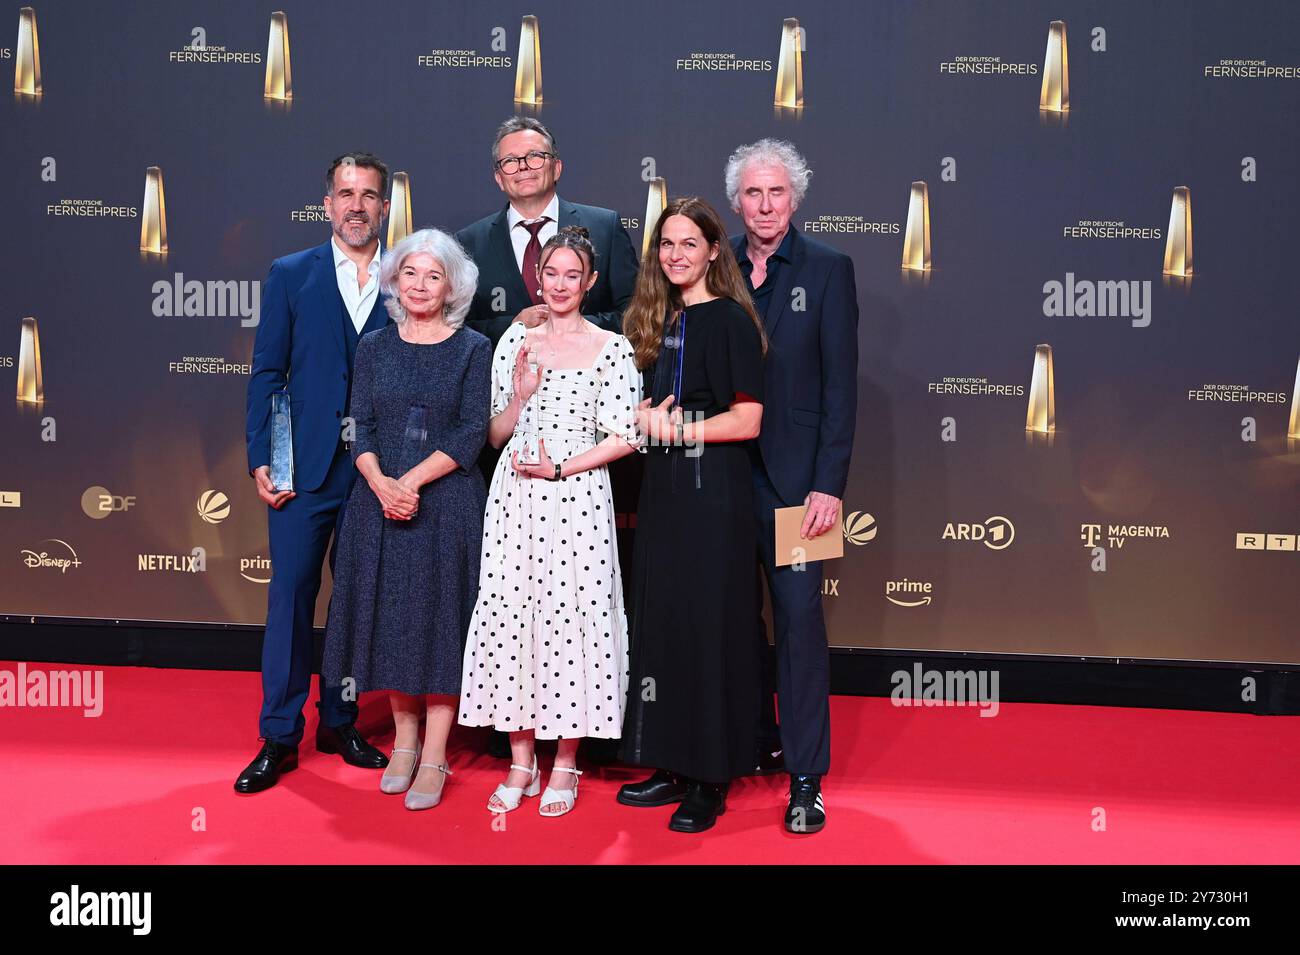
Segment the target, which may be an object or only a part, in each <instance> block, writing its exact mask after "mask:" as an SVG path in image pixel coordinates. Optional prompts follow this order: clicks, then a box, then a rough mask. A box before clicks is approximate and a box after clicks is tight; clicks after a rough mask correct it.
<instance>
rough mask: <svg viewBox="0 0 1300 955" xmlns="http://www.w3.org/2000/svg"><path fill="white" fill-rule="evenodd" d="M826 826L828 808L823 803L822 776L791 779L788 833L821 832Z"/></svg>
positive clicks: (786, 826) (786, 821)
mask: <svg viewBox="0 0 1300 955" xmlns="http://www.w3.org/2000/svg"><path fill="white" fill-rule="evenodd" d="M824 825H826V807H825V805H823V803H822V778H821V777H820V776H801V775H795V776H791V777H790V804H789V805H788V806H786V809H785V828H786V830H787V831H788V832H798V833H805V832H821V830H822V827H823V826H824Z"/></svg>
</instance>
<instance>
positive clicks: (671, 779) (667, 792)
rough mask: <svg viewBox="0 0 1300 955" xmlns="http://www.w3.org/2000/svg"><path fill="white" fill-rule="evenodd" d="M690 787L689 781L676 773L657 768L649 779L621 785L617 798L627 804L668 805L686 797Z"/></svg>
mask: <svg viewBox="0 0 1300 955" xmlns="http://www.w3.org/2000/svg"><path fill="white" fill-rule="evenodd" d="M689 788H690V784H689V783H688V781H687V780H685V779H682V778H681V777H680V776H678V775H677V774H676V773H670V772H668V770H666V769H656V770H655V773H654V775H653V776H651V777H650V778H649V779H646V780H643V781H641V782H639V783H628V784H627V785H626V786H623V787H621V788H620V789H619V791H618V797H617V798H618V801H619V802H621V803H622V804H623V805H625V806H667V805H668V804H669V803H674V802H681V801H682V800H683V799H685V798H686V793H687V791H688V790H689Z"/></svg>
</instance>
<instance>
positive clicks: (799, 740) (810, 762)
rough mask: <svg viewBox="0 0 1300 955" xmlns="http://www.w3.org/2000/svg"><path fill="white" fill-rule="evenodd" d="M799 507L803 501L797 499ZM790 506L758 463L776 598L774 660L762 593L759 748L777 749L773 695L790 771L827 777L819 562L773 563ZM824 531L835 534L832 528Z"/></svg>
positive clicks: (766, 554) (825, 652) (759, 508)
mask: <svg viewBox="0 0 1300 955" xmlns="http://www.w3.org/2000/svg"><path fill="white" fill-rule="evenodd" d="M800 503H802V502H800ZM786 506H788V505H787V504H786V502H785V501H783V500H782V499H781V497H780V495H778V494H777V492H776V488H774V487H773V486H772V481H771V479H770V478H769V477H768V475H767V470H766V469H765V468H764V467H763V465H762V464H761V463H758V462H755V465H754V511H755V519H756V520H757V522H758V555H759V564H760V566H761V568H762V573H763V575H764V576H765V577H766V578H767V590H768V594H769V595H770V597H771V599H772V630H773V640H774V643H775V644H776V648H775V650H776V653H775V661H773V657H772V653H771V648H769V647H768V644H767V627H766V626H765V625H764V623H763V607H762V601H763V595H762V588H759V597H758V600H759V606H758V608H757V630H758V635H757V638H756V639H758V640H761V641H762V644H763V659H764V661H765V662H764V666H763V698H762V707H761V709H760V711H759V713H760V723H759V737H758V738H759V740H760V745H767V746H770V747H772V748H775V744H776V736H777V725H776V713H775V712H774V711H773V705H772V703H773V701H772V696H773V693H775V694H776V700H777V704H778V705H779V707H780V713H781V724H780V730H779V733H780V748H781V749H782V751H783V754H784V759H785V767H786V769H787V771H789V772H790V773H792V774H811V775H817V776H823V775H825V774H826V772H827V771H828V770H829V769H830V765H831V704H830V692H831V683H830V650H829V649H828V646H827V640H826V619H825V617H824V616H823V615H822V562H821V561H819V560H818V561H810V562H809V563H807V564H805V565H804V568H803V569H802V570H794V569H793V568H792V567H788V566H787V567H777V566H776V518H775V516H774V514H773V511H775V510H776V508H778V507H786ZM827 533H832V534H833V533H835V531H834V530H831V531H828V532H827Z"/></svg>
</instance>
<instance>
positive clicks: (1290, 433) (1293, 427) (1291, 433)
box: [1286, 361, 1300, 441]
mask: <svg viewBox="0 0 1300 955" xmlns="http://www.w3.org/2000/svg"><path fill="white" fill-rule="evenodd" d="M1286 436H1287V437H1288V438H1294V439H1295V440H1297V441H1300V361H1297V362H1296V365H1295V390H1294V391H1293V392H1292V393H1291V423H1290V424H1289V425H1287V429H1286Z"/></svg>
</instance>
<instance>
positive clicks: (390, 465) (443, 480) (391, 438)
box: [321, 229, 492, 809]
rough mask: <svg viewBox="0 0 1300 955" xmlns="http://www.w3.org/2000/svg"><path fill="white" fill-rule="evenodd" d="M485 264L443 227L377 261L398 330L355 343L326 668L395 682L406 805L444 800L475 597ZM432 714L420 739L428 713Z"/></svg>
mask: <svg viewBox="0 0 1300 955" xmlns="http://www.w3.org/2000/svg"><path fill="white" fill-rule="evenodd" d="M477 283H478V269H477V268H475V266H474V263H473V262H472V261H471V260H470V258H469V256H467V255H466V254H465V252H464V251H463V250H462V249H461V247H460V246H459V245H457V244H456V240H455V239H453V238H451V237H450V236H449V235H447V234H446V233H444V232H439V231H438V230H436V229H424V230H422V231H419V232H415V233H412V234H411V235H410V236H408V237H407V238H405V239H403V240H402V241H401V242H399V243H397V244H396V245H395V246H393V248H392V249H390V250H389V251H388V254H387V255H385V256H384V260H383V264H382V266H381V268H380V287H381V288H382V290H383V291H384V293H385V295H387V296H388V299H387V306H388V311H389V314H390V315H392V316H393V318H394V320H395V321H396V324H394V325H389V326H388V327H387V328H384V329H381V330H380V331H377V332H371V333H370V334H368V335H366V336H365V337H364V338H362V339H361V341H360V342H359V343H358V344H357V356H356V363H355V367H354V370H353V381H352V406H351V412H350V413H351V415H352V418H353V419H354V421H355V426H356V434H355V437H354V438H353V440H352V455H353V458H354V460H355V461H356V466H357V470H358V471H359V472H360V474H361V477H362V478H364V479H365V480H363V481H357V482H356V483H355V484H354V485H353V487H352V495H351V497H350V498H349V500H348V506H347V511H346V514H345V515H344V518H343V527H342V529H341V531H340V532H339V539H338V544H337V556H336V560H335V565H334V593H333V596H332V597H331V599H330V610H329V621H328V623H327V625H326V630H325V654H324V661H323V663H322V669H321V672H322V673H323V674H324V676H325V682H326V685H327V686H341V685H346V684H344V683H343V681H344V680H345V679H349V678H350V679H351V680H352V681H353V683H352V684H351V688H352V689H353V690H354V691H355V692H356V693H364V692H366V691H368V690H389V691H390V692H389V702H390V703H391V705H392V708H393V722H394V724H395V726H396V729H397V733H396V739H395V741H394V744H393V756H392V759H391V760H390V761H389V764H388V769H387V770H386V771H385V772H384V775H383V778H382V780H381V781H380V789H381V790H383V791H384V792H386V793H400V792H405V793H406V808H407V809H428V808H431V807H433V806H436V805H437V804H438V802H439V800H440V799H441V798H442V788H443V784H444V780H445V777H446V776H447V775H449V774H450V773H451V769H450V767H449V766H448V765H447V752H446V750H447V734H448V732H449V731H450V729H451V725H452V723H453V722H455V719H456V705H457V702H458V701H457V696H458V695H459V693H460V674H461V654H462V652H463V648H464V643H465V634H466V633H467V632H468V629H469V621H470V616H471V614H472V613H473V612H474V603H475V599H476V597H477V595H478V574H479V547H480V544H481V539H482V536H483V505H484V503H485V499H486V496H487V491H486V489H485V487H484V485H483V475H482V473H481V472H480V471H479V469H478V465H477V461H478V456H479V452H480V451H482V449H483V444H484V441H485V440H486V439H487V426H488V404H489V397H490V387H491V373H490V366H491V360H492V346H491V345H490V343H489V342H488V340H487V338H485V337H484V336H482V335H480V334H479V333H478V332H475V331H473V330H472V329H469V328H464V327H463V323H464V320H465V313H466V312H467V311H468V310H469V304H470V301H471V299H472V297H473V295H474V289H475V287H476V285H477ZM422 711H423V712H424V715H425V716H426V725H425V735H424V744H423V747H421V745H420V735H419V732H420V716H421V713H422Z"/></svg>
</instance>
